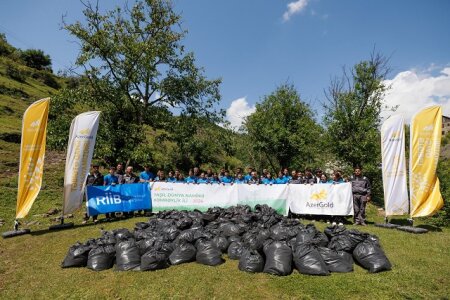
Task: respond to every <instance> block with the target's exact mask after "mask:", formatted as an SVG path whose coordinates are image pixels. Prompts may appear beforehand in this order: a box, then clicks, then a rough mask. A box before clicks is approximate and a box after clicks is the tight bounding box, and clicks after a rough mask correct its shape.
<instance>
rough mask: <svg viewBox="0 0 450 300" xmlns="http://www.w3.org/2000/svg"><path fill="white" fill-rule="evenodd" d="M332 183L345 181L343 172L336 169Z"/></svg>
mask: <svg viewBox="0 0 450 300" xmlns="http://www.w3.org/2000/svg"><path fill="white" fill-rule="evenodd" d="M330 183H333V184H339V183H344V179H342V175H341V172H339V171H334V173H333V179H331V181H330Z"/></svg>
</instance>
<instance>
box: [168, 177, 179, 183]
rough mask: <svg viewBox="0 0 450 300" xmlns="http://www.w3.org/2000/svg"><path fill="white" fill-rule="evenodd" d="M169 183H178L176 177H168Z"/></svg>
mask: <svg viewBox="0 0 450 300" xmlns="http://www.w3.org/2000/svg"><path fill="white" fill-rule="evenodd" d="M167 182H177V179H176V178H175V177H167Z"/></svg>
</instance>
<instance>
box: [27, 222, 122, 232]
mask: <svg viewBox="0 0 450 300" xmlns="http://www.w3.org/2000/svg"><path fill="white" fill-rule="evenodd" d="M126 219H129V218H123V219H119V218H117V219H111V220H106V219H100V220H99V221H98V223H93V222H89V223H86V224H74V225H73V226H72V227H67V228H61V229H49V228H47V229H40V230H36V231H31V232H30V235H33V236H40V235H44V234H47V233H52V232H58V231H68V230H74V229H77V228H86V227H91V226H96V227H98V229H99V230H103V226H104V225H105V224H109V223H116V222H119V221H123V220H126Z"/></svg>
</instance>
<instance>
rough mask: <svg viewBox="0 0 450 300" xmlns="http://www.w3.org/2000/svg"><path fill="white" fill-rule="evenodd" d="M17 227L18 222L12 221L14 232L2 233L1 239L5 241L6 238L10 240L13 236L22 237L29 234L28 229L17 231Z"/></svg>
mask: <svg viewBox="0 0 450 300" xmlns="http://www.w3.org/2000/svg"><path fill="white" fill-rule="evenodd" d="M19 225H20V223H19V221H17V220H14V230H10V231H5V232H3V233H2V237H3V238H4V239H6V238H11V237H15V236H20V235H24V234H29V233H30V232H31V230H30V229H28V228H25V229H19Z"/></svg>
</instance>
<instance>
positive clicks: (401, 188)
mask: <svg viewBox="0 0 450 300" xmlns="http://www.w3.org/2000/svg"><path fill="white" fill-rule="evenodd" d="M404 127H405V125H404V119H403V116H400V115H395V116H392V117H390V118H389V119H387V120H386V121H385V122H384V123H383V126H382V127H381V155H382V161H383V164H382V166H383V167H382V168H383V188H384V207H385V211H386V216H395V215H397V216H398V215H405V214H408V210H409V200H408V189H407V186H406V162H405V130H404Z"/></svg>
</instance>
